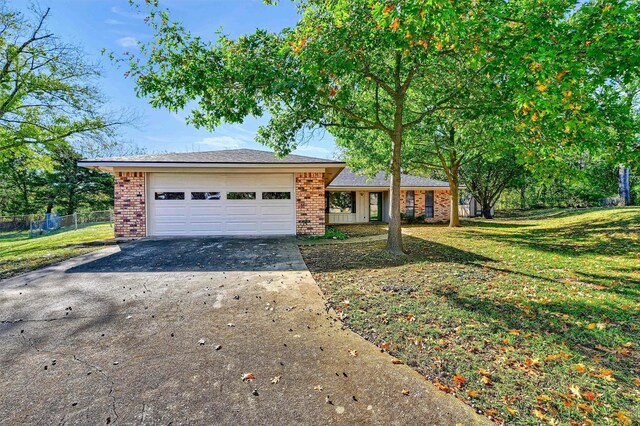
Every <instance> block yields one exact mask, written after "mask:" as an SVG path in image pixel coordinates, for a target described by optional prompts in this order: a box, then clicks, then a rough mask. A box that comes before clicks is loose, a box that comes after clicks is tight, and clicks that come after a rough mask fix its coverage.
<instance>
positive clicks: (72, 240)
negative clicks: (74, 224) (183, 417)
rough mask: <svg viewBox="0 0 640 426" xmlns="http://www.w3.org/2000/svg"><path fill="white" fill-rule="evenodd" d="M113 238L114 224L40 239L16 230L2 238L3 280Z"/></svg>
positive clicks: (0, 272) (0, 264)
mask: <svg viewBox="0 0 640 426" xmlns="http://www.w3.org/2000/svg"><path fill="white" fill-rule="evenodd" d="M111 238H113V227H112V226H111V225H109V224H101V225H92V226H87V227H85V228H81V229H78V230H75V231H67V232H61V233H57V234H53V235H48V236H44V237H37V238H29V232H28V231H27V232H21V233H17V234H16V233H13V234H11V235H8V236H6V237H3V238H0V279H3V278H9V277H12V276H14V275H17V274H20V273H23V272H27V271H31V270H34V269H38V268H42V267H43V266H47V265H51V264H53V263H56V262H60V261H62V260H65V259H69V258H71V257H74V256H78V255H80V254H84V253H88V252H91V251H94V250H98V249H100V248H101V247H100V246H94V247H79V246H77V245H78V244H82V243H90V242H93V241H100V240H108V239H111Z"/></svg>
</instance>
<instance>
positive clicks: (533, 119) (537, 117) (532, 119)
mask: <svg viewBox="0 0 640 426" xmlns="http://www.w3.org/2000/svg"><path fill="white" fill-rule="evenodd" d="M539 118H540V116H539V115H538V113H537V112H534V113H533V115H532V116H531V121H538V119H539Z"/></svg>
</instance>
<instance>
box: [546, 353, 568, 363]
mask: <svg viewBox="0 0 640 426" xmlns="http://www.w3.org/2000/svg"><path fill="white" fill-rule="evenodd" d="M571 357H572V355H571V354H568V353H566V352H560V353H559V354H556V355H547V356H546V357H545V358H544V360H545V361H546V362H550V361H557V360H559V359H569V358H571Z"/></svg>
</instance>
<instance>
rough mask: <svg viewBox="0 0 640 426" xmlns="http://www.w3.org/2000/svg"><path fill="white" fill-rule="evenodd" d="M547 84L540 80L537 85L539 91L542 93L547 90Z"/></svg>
mask: <svg viewBox="0 0 640 426" xmlns="http://www.w3.org/2000/svg"><path fill="white" fill-rule="evenodd" d="M547 88H548V87H547V86H546V85H545V84H543V83H540V82H538V84H537V85H536V89H538V92H540V93H542V92H546V91H547Z"/></svg>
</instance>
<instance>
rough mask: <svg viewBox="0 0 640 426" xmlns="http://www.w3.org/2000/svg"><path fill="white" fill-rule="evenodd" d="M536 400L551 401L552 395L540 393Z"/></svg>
mask: <svg viewBox="0 0 640 426" xmlns="http://www.w3.org/2000/svg"><path fill="white" fill-rule="evenodd" d="M536 400H537V401H538V402H543V401H551V397H550V396H549V395H538V396H536Z"/></svg>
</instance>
